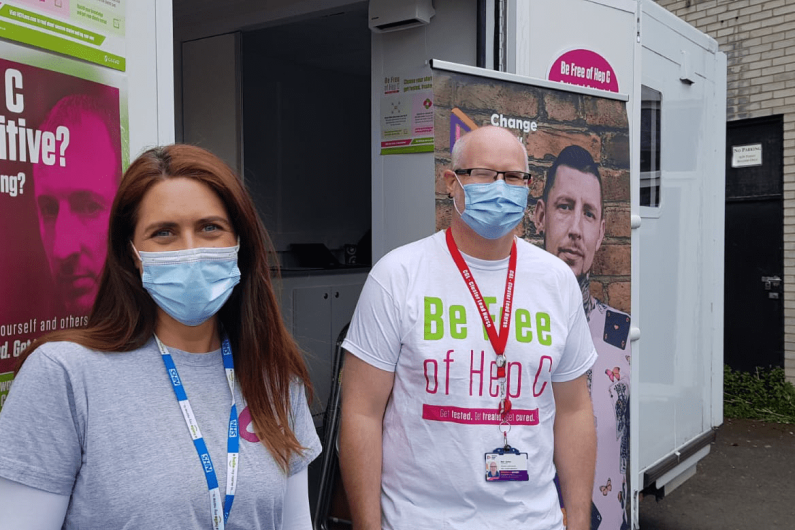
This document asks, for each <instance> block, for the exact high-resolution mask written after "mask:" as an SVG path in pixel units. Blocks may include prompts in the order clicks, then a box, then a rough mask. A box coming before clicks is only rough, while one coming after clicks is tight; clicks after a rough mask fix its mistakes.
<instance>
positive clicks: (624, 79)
mask: <svg viewBox="0 0 795 530" xmlns="http://www.w3.org/2000/svg"><path fill="white" fill-rule="evenodd" d="M636 5H637V3H636V1H635V0H601V1H593V0H555V1H554V2H550V1H549V0H513V2H511V8H510V11H509V12H510V13H515V16H513V17H511V18H510V20H509V21H508V54H507V55H508V69H509V71H511V72H512V73H516V74H520V75H526V76H529V77H535V78H537V79H547V78H548V74H549V68H550V67H551V66H552V63H553V61H554V60H555V59H557V58H558V57H560V56H561V55H562V54H563V53H564V52H567V51H569V50H576V49H579V48H584V49H587V50H591V51H594V52H596V53H598V54H599V55H601V56H602V57H604V58H605V59H607V61H608V62H609V63H610V65H611V66H612V67H613V69H614V70H615V72H616V75H617V76H618V90H619V92H621V93H622V94H629V95H630V100H631V99H632V94H631V89H632V72H633V57H634V50H633V46H632V43H633V42H634V41H635V38H634V37H635V33H636V31H635V10H636Z"/></svg>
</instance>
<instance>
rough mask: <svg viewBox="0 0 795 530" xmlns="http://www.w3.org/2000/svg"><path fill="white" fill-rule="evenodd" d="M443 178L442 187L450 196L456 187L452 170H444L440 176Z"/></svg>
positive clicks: (456, 181)
mask: <svg viewBox="0 0 795 530" xmlns="http://www.w3.org/2000/svg"><path fill="white" fill-rule="evenodd" d="M442 176H443V177H444V187H445V189H446V190H447V194H448V195H452V194H453V192H454V191H455V187H456V186H457V185H458V179H456V178H455V172H453V170H452V169H445V170H444V173H443V175H442Z"/></svg>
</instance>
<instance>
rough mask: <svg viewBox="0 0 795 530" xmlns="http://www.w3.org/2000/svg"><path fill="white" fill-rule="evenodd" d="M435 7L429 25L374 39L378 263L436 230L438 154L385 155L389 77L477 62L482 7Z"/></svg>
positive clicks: (441, 3) (443, 3) (456, 1)
mask: <svg viewBox="0 0 795 530" xmlns="http://www.w3.org/2000/svg"><path fill="white" fill-rule="evenodd" d="M434 8H435V9H436V15H435V16H434V17H433V18H432V19H431V23H430V24H429V25H427V26H422V27H419V28H413V29H407V30H402V31H396V32H393V33H380V34H378V33H374V34H373V38H372V45H373V46H372V80H373V86H372V141H371V145H372V149H373V151H372V160H373V165H372V178H373V186H372V194H373V195H372V197H373V260H377V259H379V258H380V257H382V256H383V255H384V254H386V253H387V252H389V251H390V250H392V249H394V248H396V247H398V246H400V245H403V244H406V243H409V242H411V241H415V240H417V239H420V238H422V237H425V236H428V235H430V234H432V233H433V232H434V230H435V227H436V207H435V203H434V181H435V179H434V160H433V153H416V154H406V155H386V156H382V155H381V154H380V130H381V118H380V114H381V95H382V93H383V86H384V76H385V75H396V74H397V75H405V74H411V73H412V72H416V71H417V70H418V69H427V71H428V72H430V69H429V66H428V62H429V61H430V59H441V60H445V61H450V62H455V63H459V64H466V65H471V66H474V65H475V62H476V35H477V33H476V29H477V28H476V24H477V2H475V1H474V0H466V1H461V0H436V1H435V2H434ZM437 125H438V124H437Z"/></svg>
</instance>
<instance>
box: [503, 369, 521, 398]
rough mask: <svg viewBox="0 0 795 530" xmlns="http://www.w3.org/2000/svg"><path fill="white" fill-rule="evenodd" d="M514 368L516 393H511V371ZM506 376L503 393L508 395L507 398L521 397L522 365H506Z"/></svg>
mask: <svg viewBox="0 0 795 530" xmlns="http://www.w3.org/2000/svg"><path fill="white" fill-rule="evenodd" d="M514 367H515V368H516V392H515V393H514V392H511V390H512V389H513V385H512V384H511V370H512V369H513V368H514ZM506 375H507V376H508V377H507V379H508V381H507V383H506V385H505V392H506V393H507V394H508V396H509V397H512V398H518V397H519V396H520V395H522V363H508V371H507V373H506Z"/></svg>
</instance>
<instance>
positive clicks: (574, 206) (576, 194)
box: [534, 145, 630, 529]
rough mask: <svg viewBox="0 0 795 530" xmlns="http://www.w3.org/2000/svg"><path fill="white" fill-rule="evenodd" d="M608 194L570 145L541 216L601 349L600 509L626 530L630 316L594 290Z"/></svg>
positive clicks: (597, 379) (589, 162)
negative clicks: (573, 281) (580, 296)
mask: <svg viewBox="0 0 795 530" xmlns="http://www.w3.org/2000/svg"><path fill="white" fill-rule="evenodd" d="M602 197H603V194H602V179H601V176H600V174H599V168H598V166H597V164H596V162H594V159H593V157H592V156H591V154H590V153H589V152H588V151H587V150H585V149H584V148H582V147H580V146H577V145H570V146H568V147H566V148H564V149H563V150H562V151H561V152H560V154H559V155H558V156H557V158H556V159H555V162H553V164H552V166H551V167H550V168H549V170H548V171H547V177H546V181H545V184H544V192H543V195H542V197H541V198H540V199H539V200H538V203H537V204H536V208H535V216H534V219H535V226H536V230H537V232H538V233H539V234H542V235H543V236H544V248H545V249H546V250H547V251H549V252H551V253H552V254H555V255H556V256H558V257H559V258H560V259H562V260H563V261H564V262H565V263H566V264H567V265H569V267H571V270H572V272H574V274H575V276H576V277H577V281H578V282H579V284H580V289H581V290H582V293H583V310H584V311H585V314H586V316H587V318H588V326H589V328H590V330H591V336H592V338H593V341H594V346H596V351H597V352H598V354H599V357H598V358H597V360H596V363H595V364H594V366H593V367H592V368H591V371H590V373H589V376H588V382H589V389H590V391H591V400H592V401H593V406H594V415H595V416H596V419H597V422H596V423H597V438H598V440H599V453H598V457H597V462H596V481H595V483H594V506H595V509H596V510H597V511H598V513H599V517H600V519H601V520H602V521H603V524H604V525H605V526H604V528H616V529H621V528H624V527H625V526H624V525H626V524H627V522H626V521H627V519H626V518H625V517H624V515H623V514H624V506H625V504H626V503H625V499H626V495H627V491H626V490H627V476H628V475H627V471H628V468H629V388H630V387H629V371H630V349H629V348H627V343H628V336H629V327H630V317H629V315H628V314H627V313H624V312H622V311H619V310H617V309H615V308H613V307H610V306H609V305H607V304H606V303H604V302H602V301H600V300H599V299H597V298H596V297H595V296H594V295H593V294H592V293H591V286H590V277H591V270H592V268H593V263H594V257H595V256H596V253H597V251H598V250H599V248H600V247H601V245H602V241H603V240H604V237H605V218H604V213H605V212H604V201H603V198H602ZM613 484H616V486H617V487H616V490H615V491H613ZM600 528H601V526H600ZM627 528H628V526H627Z"/></svg>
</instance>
